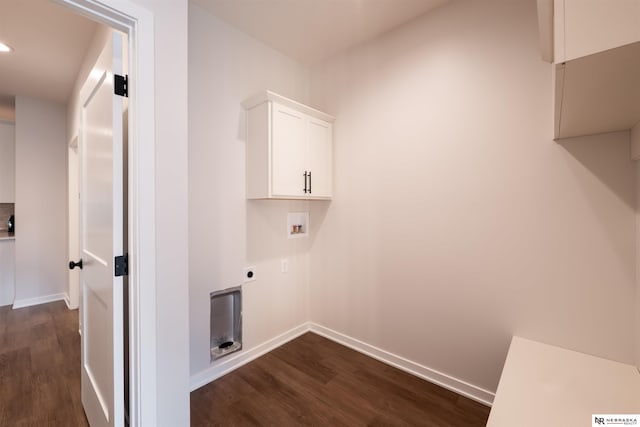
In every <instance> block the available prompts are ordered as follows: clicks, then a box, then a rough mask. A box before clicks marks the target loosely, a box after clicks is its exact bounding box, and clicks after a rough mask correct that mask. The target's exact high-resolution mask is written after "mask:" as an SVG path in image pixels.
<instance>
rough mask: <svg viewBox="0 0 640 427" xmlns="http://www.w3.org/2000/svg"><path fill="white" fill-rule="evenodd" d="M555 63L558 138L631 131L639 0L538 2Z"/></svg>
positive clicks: (638, 105) (639, 50) (639, 117)
mask: <svg viewBox="0 0 640 427" xmlns="http://www.w3.org/2000/svg"><path fill="white" fill-rule="evenodd" d="M538 20H539V22H538V23H539V30H540V44H541V49H542V56H543V59H545V60H547V61H549V62H552V63H553V67H554V68H553V71H554V80H555V88H554V89H555V90H554V97H555V112H554V137H555V138H556V139H561V138H571V137H576V136H583V135H593V134H598V133H607V132H616V131H623V130H629V129H631V128H632V127H634V126H635V125H636V124H637V123H638V122H639V121H640V25H638V24H637V23H638V22H639V21H640V2H639V1H636V0H616V1H615V2H612V1H610V0H538Z"/></svg>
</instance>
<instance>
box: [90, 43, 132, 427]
mask: <svg viewBox="0 0 640 427" xmlns="http://www.w3.org/2000/svg"><path fill="white" fill-rule="evenodd" d="M122 48H123V38H122V35H120V34H118V33H116V32H115V31H114V32H113V36H112V38H111V39H110V40H109V41H108V42H107V44H106V46H105V47H104V49H103V51H102V53H101V54H100V57H99V58H98V61H97V62H96V64H95V66H94V68H93V70H92V71H91V73H90V75H89V78H88V80H87V82H86V83H85V85H84V86H83V89H82V92H81V97H82V98H81V99H82V101H83V103H82V138H81V140H80V162H81V186H82V189H81V192H82V197H81V201H80V206H81V209H80V212H81V213H80V217H81V221H80V222H81V228H80V229H81V237H80V252H81V254H82V261H83V269H82V273H81V279H80V280H81V286H82V291H81V316H82V322H81V328H82V329H81V330H82V404H83V406H84V410H85V413H86V414H87V418H88V420H89V423H90V424H91V426H92V427H102V426H121V425H124V353H123V351H124V349H123V345H124V338H123V323H124V322H123V287H122V286H123V279H122V277H116V276H115V274H114V257H115V256H119V255H122V251H123V241H122V240H123V239H122V235H123V233H122V227H123V196H122V194H123V187H122V186H123V170H122V154H123V153H122V151H123V148H122V111H123V98H122V97H120V96H118V95H114V74H122V66H123V64H122Z"/></svg>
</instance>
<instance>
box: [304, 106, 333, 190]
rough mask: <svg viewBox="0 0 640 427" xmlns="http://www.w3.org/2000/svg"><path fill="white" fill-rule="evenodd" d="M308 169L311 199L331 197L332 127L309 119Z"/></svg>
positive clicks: (323, 122)
mask: <svg viewBox="0 0 640 427" xmlns="http://www.w3.org/2000/svg"><path fill="white" fill-rule="evenodd" d="M308 136H309V152H308V161H307V162H308V165H309V166H308V168H309V171H310V172H311V197H331V193H332V191H331V185H332V176H331V175H332V147H331V141H332V138H333V136H332V125H331V123H327V122H325V121H323V120H319V119H315V118H312V117H310V118H309V122H308Z"/></svg>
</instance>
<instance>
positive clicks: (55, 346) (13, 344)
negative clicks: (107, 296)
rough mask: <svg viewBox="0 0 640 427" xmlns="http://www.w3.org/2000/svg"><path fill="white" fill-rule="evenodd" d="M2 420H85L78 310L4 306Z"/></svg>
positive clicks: (0, 329)
mask: <svg viewBox="0 0 640 427" xmlns="http://www.w3.org/2000/svg"><path fill="white" fill-rule="evenodd" d="M0 384H2V385H1V386H0V425H2V426H5V425H43V426H44V425H46V426H70V425H77V426H87V425H88V424H87V421H86V418H85V416H84V411H83V410H82V403H81V401H80V336H79V334H78V310H73V311H70V310H68V309H67V306H66V305H65V303H64V302H62V301H58V302H54V303H49V304H42V305H38V306H33V307H27V308H22V309H18V310H13V309H12V308H11V306H5V307H0Z"/></svg>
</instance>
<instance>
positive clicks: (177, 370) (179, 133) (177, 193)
mask: <svg viewBox="0 0 640 427" xmlns="http://www.w3.org/2000/svg"><path fill="white" fill-rule="evenodd" d="M121 2H122V0H109V1H106V2H105V3H108V4H113V5H114V6H115V7H116V8H117V7H118V4H120V3H121ZM128 3H135V4H136V5H138V6H140V7H143V8H145V9H147V10H149V11H150V12H151V13H153V15H154V22H153V25H154V43H155V52H154V53H155V64H154V70H155V76H154V78H155V82H154V87H155V91H154V93H155V108H154V116H155V141H154V143H155V145H154V147H155V182H154V184H155V212H154V213H155V225H156V252H155V259H156V283H155V289H156V295H155V296H156V299H155V306H156V313H155V315H156V337H155V344H156V360H155V362H156V366H155V369H156V399H155V401H156V416H157V424H156V425H158V426H159V427H164V426H186V425H189V266H188V257H189V248H188V244H187V241H188V236H187V233H186V232H185V227H184V221H185V219H186V218H187V209H188V207H187V201H188V198H187V192H188V187H187V182H188V181H187V180H188V176H187V141H188V129H187V27H188V21H187V19H188V16H187V8H188V1H187V0H171V1H157V0H129V1H128ZM142 143H143V144H144V142H142ZM148 196H149V194H148V190H147V189H146V188H145V191H144V192H142V194H140V204H141V206H142V207H143V208H144V209H145V210H146V209H147V208H148V207H149V206H148V203H149V198H148ZM180 224H182V226H181V225H180ZM140 227H142V228H144V227H145V224H144V223H143V224H140ZM147 231H148V230H147V229H145V230H142V231H141V232H142V233H146V232H147ZM141 268H142V269H145V268H146V265H142V266H141ZM143 306H144V307H146V306H147V302H144V303H143ZM144 339H147V338H146V337H145V338H144ZM143 398H145V399H146V397H144V396H143Z"/></svg>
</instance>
